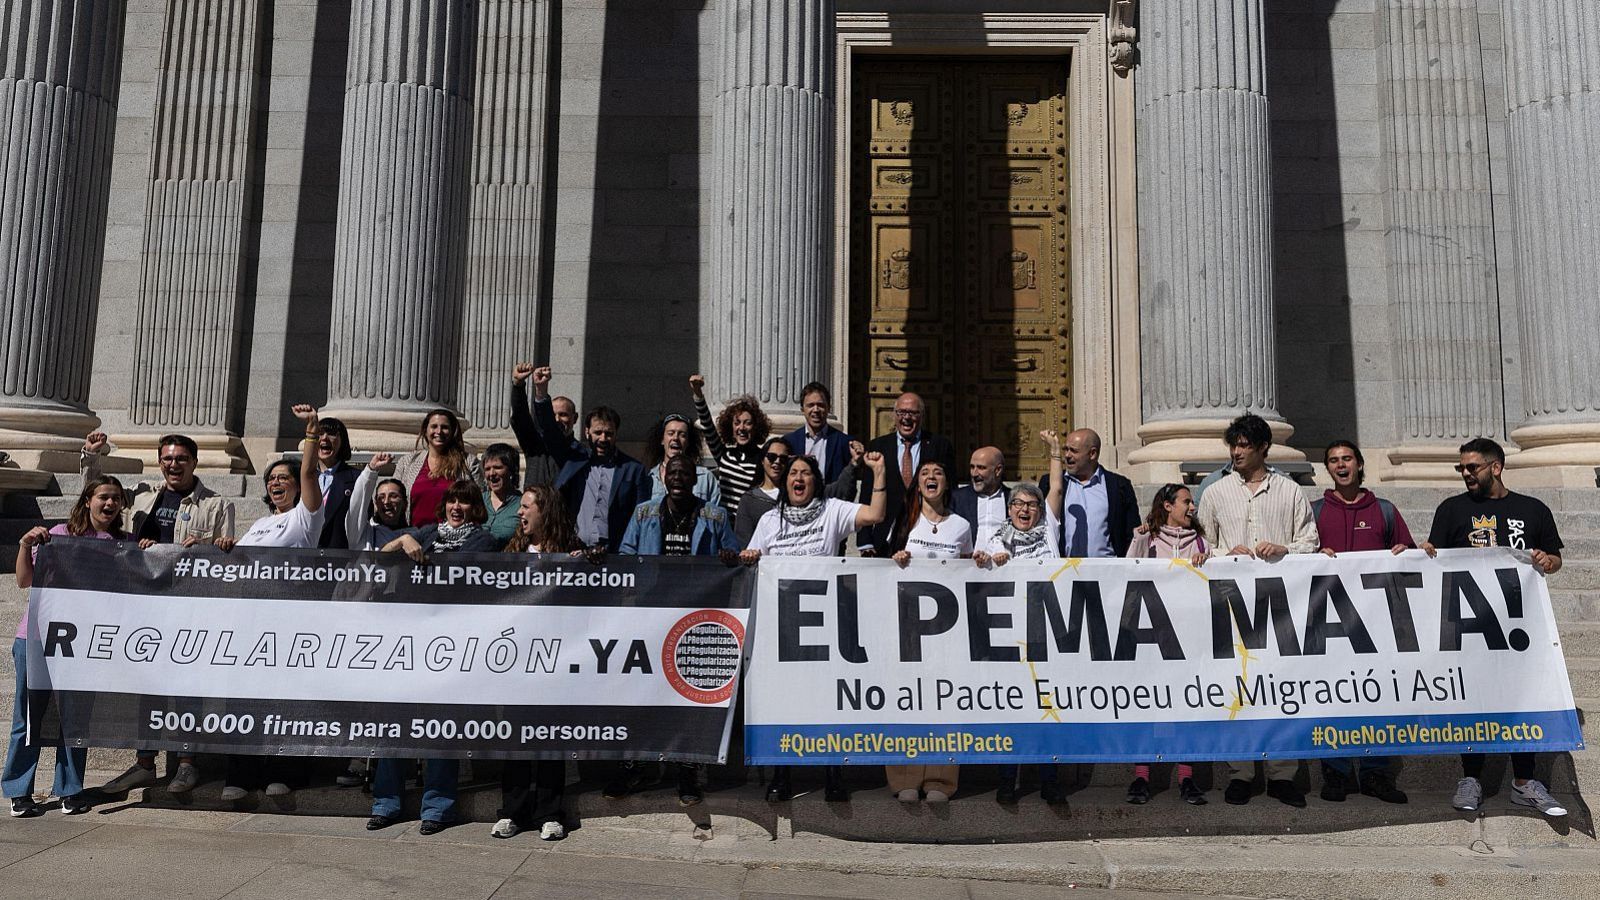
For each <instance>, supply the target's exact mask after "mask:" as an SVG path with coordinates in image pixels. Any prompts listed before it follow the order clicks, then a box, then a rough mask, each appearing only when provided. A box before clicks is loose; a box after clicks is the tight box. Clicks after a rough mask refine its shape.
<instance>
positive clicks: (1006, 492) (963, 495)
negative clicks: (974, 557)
mask: <svg viewBox="0 0 1600 900" xmlns="http://www.w3.org/2000/svg"><path fill="white" fill-rule="evenodd" d="M1000 498H1001V502H1002V503H1004V504H1006V505H1008V506H1009V505H1010V503H1011V488H1008V487H1006V486H1005V485H1004V484H1002V485H1000ZM950 511H951V512H953V513H955V514H956V515H958V516H960V517H961V518H963V519H966V520H967V524H968V525H970V526H972V539H973V540H974V541H976V540H977V539H978V492H977V491H975V490H973V489H972V485H970V484H963V485H962V486H961V487H958V488H956V489H955V490H954V491H952V492H951V493H950ZM978 549H980V550H981V549H983V548H982V547H979V548H978Z"/></svg>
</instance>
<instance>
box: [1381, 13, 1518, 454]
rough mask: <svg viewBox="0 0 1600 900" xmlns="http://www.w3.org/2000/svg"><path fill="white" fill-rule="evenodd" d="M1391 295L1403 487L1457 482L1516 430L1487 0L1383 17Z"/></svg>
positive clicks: (1382, 58)
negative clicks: (1488, 96) (1494, 202)
mask: <svg viewBox="0 0 1600 900" xmlns="http://www.w3.org/2000/svg"><path fill="white" fill-rule="evenodd" d="M1378 43H1379V51H1378V58H1379V67H1380V68H1379V72H1380V74H1381V78H1380V81H1381V92H1380V96H1381V98H1382V103H1383V106H1382V110H1381V112H1382V116H1383V139H1384V154H1383V158H1384V160H1385V165H1386V166H1387V168H1388V170H1389V171H1388V176H1389V183H1388V185H1387V192H1386V193H1385V195H1384V199H1385V203H1386V205H1387V207H1388V213H1389V228H1388V233H1387V238H1386V240H1387V243H1388V251H1389V260H1388V279H1389V295H1390V297H1392V298H1393V303H1394V317H1395V318H1394V321H1395V325H1396V330H1395V350H1396V357H1397V362H1398V364H1399V374H1400V382H1401V385H1400V392H1399V397H1398V399H1399V402H1400V408H1399V410H1398V412H1399V415H1398V417H1397V418H1398V422H1399V426H1400V435H1399V437H1400V446H1398V447H1397V448H1395V449H1394V450H1393V451H1391V452H1390V454H1389V459H1390V461H1391V462H1393V463H1394V464H1395V469H1394V471H1393V477H1396V478H1402V479H1407V480H1415V479H1424V480H1449V481H1454V480H1456V479H1457V478H1458V477H1459V476H1457V475H1456V474H1455V473H1454V472H1453V471H1451V469H1450V466H1451V465H1453V464H1454V463H1455V462H1456V461H1457V460H1458V459H1459V458H1460V457H1459V454H1458V452H1457V448H1458V447H1459V446H1460V445H1461V443H1462V442H1463V441H1466V440H1468V439H1470V438H1472V437H1476V436H1480V435H1489V436H1498V435H1500V434H1501V432H1502V431H1503V430H1504V428H1505V426H1504V413H1503V412H1502V405H1501V399H1500V397H1501V378H1500V364H1499V360H1500V320H1499V296H1498V293H1497V290H1496V286H1495V262H1494V260H1495V246H1494V219H1493V210H1492V206H1491V194H1490V183H1489V124H1488V119H1487V117H1486V114H1485V109H1484V99H1483V59H1482V46H1481V36H1480V34H1479V32H1478V0H1385V2H1384V3H1383V5H1382V6H1381V8H1380V11H1379V42H1378Z"/></svg>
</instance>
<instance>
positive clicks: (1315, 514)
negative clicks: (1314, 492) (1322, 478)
mask: <svg viewBox="0 0 1600 900" xmlns="http://www.w3.org/2000/svg"><path fill="white" fill-rule="evenodd" d="M1324 499H1326V498H1323V497H1318V498H1317V499H1315V500H1313V501H1311V521H1313V522H1315V521H1317V520H1319V519H1321V518H1322V501H1323V500H1324Z"/></svg>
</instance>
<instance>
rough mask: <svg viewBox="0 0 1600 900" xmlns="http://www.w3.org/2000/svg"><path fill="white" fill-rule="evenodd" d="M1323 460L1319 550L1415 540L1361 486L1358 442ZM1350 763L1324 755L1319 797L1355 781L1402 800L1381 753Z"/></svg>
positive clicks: (1338, 793)
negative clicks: (1329, 483) (1327, 481)
mask: <svg viewBox="0 0 1600 900" xmlns="http://www.w3.org/2000/svg"><path fill="white" fill-rule="evenodd" d="M1322 464H1323V465H1324V466H1326V467H1327V469H1328V477H1330V478H1332V479H1333V487H1332V488H1330V489H1328V490H1327V491H1325V492H1324V493H1323V495H1322V499H1321V500H1318V501H1316V502H1315V503H1313V504H1311V514H1312V515H1313V516H1314V517H1315V518H1316V520H1317V534H1319V535H1321V536H1322V552H1323V553H1326V554H1328V555H1329V556H1337V555H1338V554H1340V553H1355V552H1357V551H1361V550H1388V551H1389V552H1391V553H1400V552H1402V551H1404V550H1409V549H1411V548H1414V547H1416V546H1417V542H1416V541H1415V540H1413V539H1412V537H1411V530H1410V529H1408V528H1407V527H1406V520H1405V519H1403V518H1401V517H1400V510H1398V509H1395V506H1394V504H1393V503H1390V502H1389V501H1387V500H1380V499H1378V497H1377V495H1375V494H1373V493H1372V492H1371V491H1369V490H1367V489H1366V488H1364V487H1362V486H1361V482H1362V481H1363V480H1365V477H1366V472H1365V468H1366V460H1365V459H1364V458H1362V456H1361V448H1360V447H1357V446H1356V445H1355V444H1354V443H1353V442H1351V441H1334V442H1333V443H1331V444H1329V445H1328V449H1327V450H1324V451H1323V453H1322ZM1357 764H1358V765H1353V764H1352V763H1351V761H1350V760H1349V759H1325V760H1323V761H1322V799H1324V800H1330V801H1333V802H1335V803H1341V802H1343V801H1344V798H1345V797H1346V796H1347V795H1348V794H1349V793H1350V789H1351V788H1352V787H1355V788H1357V789H1359V790H1360V791H1361V793H1363V794H1366V795H1367V796H1369V797H1377V798H1378V799H1379V800H1382V801H1384V802H1385V803H1404V802H1406V795H1405V792H1404V791H1401V790H1400V789H1398V788H1396V787H1395V786H1394V775H1393V774H1392V773H1391V772H1390V771H1389V766H1388V761H1387V760H1385V759H1383V758H1382V757H1362V758H1360V759H1358V760H1357Z"/></svg>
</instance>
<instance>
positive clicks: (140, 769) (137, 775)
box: [100, 763, 156, 794]
mask: <svg viewBox="0 0 1600 900" xmlns="http://www.w3.org/2000/svg"><path fill="white" fill-rule="evenodd" d="M155 780H156V770H155V767H154V766H152V767H150V768H148V769H146V768H145V767H144V766H141V765H139V764H138V763H134V764H133V765H131V766H129V767H128V771H126V772H123V773H122V774H121V775H118V776H117V777H115V778H113V779H111V780H110V781H108V782H106V783H105V784H103V785H101V786H100V790H101V792H102V793H106V794H126V793H127V792H129V791H131V790H133V789H134V788H141V787H144V786H145V785H147V784H154V783H155Z"/></svg>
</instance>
